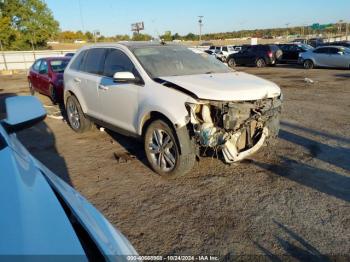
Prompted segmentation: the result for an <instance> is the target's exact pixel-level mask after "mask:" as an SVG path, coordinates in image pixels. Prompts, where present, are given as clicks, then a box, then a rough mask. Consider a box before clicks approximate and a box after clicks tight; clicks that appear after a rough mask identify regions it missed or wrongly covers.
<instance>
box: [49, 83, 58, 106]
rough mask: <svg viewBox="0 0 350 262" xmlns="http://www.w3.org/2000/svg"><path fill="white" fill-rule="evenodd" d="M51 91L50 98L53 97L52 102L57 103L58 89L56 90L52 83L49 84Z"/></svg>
mask: <svg viewBox="0 0 350 262" xmlns="http://www.w3.org/2000/svg"><path fill="white" fill-rule="evenodd" d="M49 92H50V98H51V101H52V103H53V104H54V105H55V104H57V103H58V99H57V91H56V88H55V87H54V86H53V85H52V84H50V86H49Z"/></svg>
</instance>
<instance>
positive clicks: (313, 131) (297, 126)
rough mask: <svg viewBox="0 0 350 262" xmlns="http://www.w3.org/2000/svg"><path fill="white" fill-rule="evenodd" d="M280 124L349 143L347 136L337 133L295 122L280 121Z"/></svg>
mask: <svg viewBox="0 0 350 262" xmlns="http://www.w3.org/2000/svg"><path fill="white" fill-rule="evenodd" d="M281 126H282V127H289V128H293V129H297V130H301V131H305V132H308V133H310V134H313V135H317V136H323V137H325V138H329V139H332V140H336V141H339V142H342V143H349V144H350V139H349V138H345V137H341V136H337V135H332V134H329V133H325V132H321V131H318V130H313V129H311V128H307V127H303V126H299V125H296V124H292V123H288V122H286V121H281Z"/></svg>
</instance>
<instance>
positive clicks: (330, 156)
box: [279, 129, 350, 171]
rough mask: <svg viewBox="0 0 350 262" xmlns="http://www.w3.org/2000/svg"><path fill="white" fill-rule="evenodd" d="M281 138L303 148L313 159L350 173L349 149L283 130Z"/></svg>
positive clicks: (280, 134)
mask: <svg viewBox="0 0 350 262" xmlns="http://www.w3.org/2000/svg"><path fill="white" fill-rule="evenodd" d="M279 137H280V138H282V139H284V140H286V141H289V142H291V143H294V144H296V145H300V146H303V147H304V148H305V149H307V150H308V151H309V153H310V155H311V156H312V157H313V158H317V159H320V160H322V161H324V162H327V163H329V164H332V165H334V166H337V167H340V168H343V169H344V170H347V171H350V161H349V155H350V149H349V148H345V147H337V146H329V145H326V144H323V143H320V142H317V141H314V140H312V139H309V138H306V137H303V136H300V135H297V134H294V133H292V132H289V131H286V130H283V129H282V130H280V133H279Z"/></svg>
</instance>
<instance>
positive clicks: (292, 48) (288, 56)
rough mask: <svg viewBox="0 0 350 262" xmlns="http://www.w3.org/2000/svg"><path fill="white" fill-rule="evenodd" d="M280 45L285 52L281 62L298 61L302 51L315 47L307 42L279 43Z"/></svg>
mask: <svg viewBox="0 0 350 262" xmlns="http://www.w3.org/2000/svg"><path fill="white" fill-rule="evenodd" d="M278 46H279V48H281V50H282V52H283V54H282V57H281V59H280V63H298V59H299V54H300V53H304V52H306V51H308V50H311V49H313V47H312V46H310V45H306V44H279V45H278Z"/></svg>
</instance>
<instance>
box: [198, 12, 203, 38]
mask: <svg viewBox="0 0 350 262" xmlns="http://www.w3.org/2000/svg"><path fill="white" fill-rule="evenodd" d="M198 17H199V20H198V23H199V42H201V41H202V27H203V17H204V16H202V15H200V16H198Z"/></svg>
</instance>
